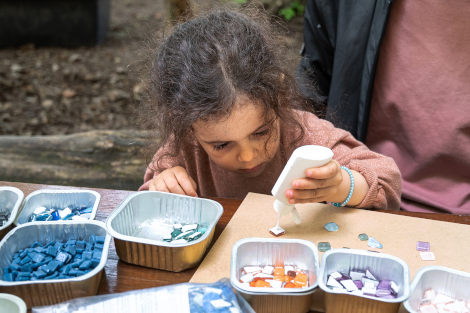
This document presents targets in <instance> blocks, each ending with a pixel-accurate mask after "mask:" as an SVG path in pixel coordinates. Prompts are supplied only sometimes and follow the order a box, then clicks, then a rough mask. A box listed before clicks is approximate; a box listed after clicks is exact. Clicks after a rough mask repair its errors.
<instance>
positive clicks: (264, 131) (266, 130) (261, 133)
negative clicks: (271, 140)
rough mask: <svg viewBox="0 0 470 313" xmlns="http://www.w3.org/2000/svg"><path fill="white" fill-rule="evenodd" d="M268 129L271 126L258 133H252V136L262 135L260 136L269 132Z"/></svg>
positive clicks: (269, 129)
mask: <svg viewBox="0 0 470 313" xmlns="http://www.w3.org/2000/svg"><path fill="white" fill-rule="evenodd" d="M270 131H271V128H266V129H265V130H263V131H260V132H259V133H254V134H253V136H257V137H262V136H265V135H267V134H269V132H270Z"/></svg>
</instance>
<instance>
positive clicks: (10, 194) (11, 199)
mask: <svg viewBox="0 0 470 313" xmlns="http://www.w3.org/2000/svg"><path fill="white" fill-rule="evenodd" d="M23 198H24V193H23V191H21V190H20V189H18V188H15V187H0V211H3V210H5V209H6V210H7V211H9V212H10V213H11V215H10V219H9V220H8V222H7V223H6V224H5V225H3V226H2V227H0V240H1V239H2V238H3V237H5V235H6V234H7V233H8V232H9V231H10V229H12V228H13V221H14V220H15V219H16V215H17V214H18V208H19V207H20V205H21V202H22V201H23Z"/></svg>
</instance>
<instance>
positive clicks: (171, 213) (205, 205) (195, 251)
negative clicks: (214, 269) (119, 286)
mask: <svg viewBox="0 0 470 313" xmlns="http://www.w3.org/2000/svg"><path fill="white" fill-rule="evenodd" d="M223 211H224V210H223V208H222V205H220V203H218V202H216V201H213V200H209V199H203V198H194V197H189V196H183V195H177V194H171V193H166V192H158V191H141V192H136V193H134V194H132V195H130V196H128V197H127V198H126V199H125V200H124V201H123V202H122V203H121V204H120V205H119V206H118V207H117V208H116V210H114V211H113V212H112V213H111V214H110V215H109V217H108V219H107V220H106V227H107V229H108V231H109V233H110V234H111V236H113V237H114V243H115V245H116V253H117V254H118V256H119V258H120V259H121V260H123V261H124V262H127V263H131V264H136V265H140V266H145V267H151V268H156V269H161V270H167V271H172V272H181V271H183V270H185V269H188V268H191V267H194V266H196V265H197V264H198V263H199V262H200V261H201V259H202V257H203V256H204V253H205V252H206V250H207V248H208V247H209V244H210V243H211V240H212V237H213V236H214V230H215V225H216V224H217V221H218V220H219V218H220V217H221V216H222V213H223ZM147 219H157V220H162V221H164V222H167V223H184V224H193V223H197V224H202V225H204V226H206V227H207V230H206V232H205V233H204V235H203V236H202V237H200V238H199V239H196V240H194V241H190V242H188V243H168V242H165V241H157V240H152V239H144V238H140V237H135V236H133V234H134V232H135V231H136V229H137V228H138V227H139V226H140V225H141V224H142V223H143V222H144V221H145V220H147Z"/></svg>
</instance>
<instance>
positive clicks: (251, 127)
mask: <svg viewBox="0 0 470 313" xmlns="http://www.w3.org/2000/svg"><path fill="white" fill-rule="evenodd" d="M267 121H268V122H266V119H265V116H264V108H262V107H261V106H257V105H254V104H253V103H252V102H250V101H237V104H236V105H235V106H234V108H233V110H232V112H231V114H230V115H229V116H228V117H227V118H223V119H222V120H220V121H214V120H210V121H201V120H198V121H196V122H195V123H194V124H193V131H194V134H195V136H196V138H197V140H198V141H199V143H200V144H201V146H202V147H203V148H204V150H205V151H206V152H207V154H208V155H209V157H210V158H211V159H212V160H213V161H214V162H215V163H216V164H217V165H219V166H221V167H222V168H224V169H226V170H228V171H230V172H234V173H238V174H241V175H243V176H245V177H256V176H258V175H259V174H261V173H262V172H263V171H264V169H265V168H266V165H267V164H268V162H269V161H271V160H272V159H273V158H274V155H275V154H276V152H277V150H278V149H279V120H278V119H277V118H276V115H275V114H274V113H271V114H269V116H268V119H267Z"/></svg>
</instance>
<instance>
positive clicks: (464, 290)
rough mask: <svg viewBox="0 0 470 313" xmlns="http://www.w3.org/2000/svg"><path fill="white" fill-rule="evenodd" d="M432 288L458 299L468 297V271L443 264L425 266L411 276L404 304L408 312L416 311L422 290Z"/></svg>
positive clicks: (469, 290)
mask: <svg viewBox="0 0 470 313" xmlns="http://www.w3.org/2000/svg"><path fill="white" fill-rule="evenodd" d="M431 288H432V289H434V290H435V291H436V292H437V293H442V294H445V295H446V296H449V297H452V298H455V299H458V300H467V301H468V300H469V299H470V273H466V272H461V271H457V270H454V269H451V268H448V267H443V266H425V267H423V268H421V269H420V270H419V271H418V272H417V273H416V275H415V277H414V278H413V282H412V283H411V287H410V290H411V291H410V297H409V298H408V300H406V301H405V303H404V306H405V309H407V310H408V312H412V313H417V312H418V311H419V305H420V304H421V299H422V298H423V295H424V292H425V291H426V290H428V289H431Z"/></svg>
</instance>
